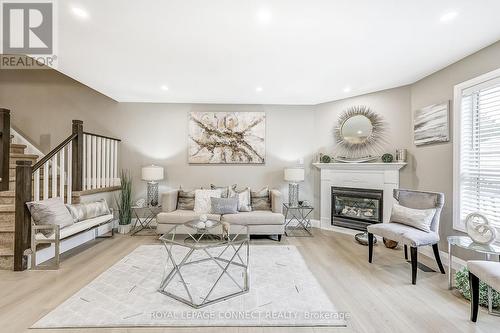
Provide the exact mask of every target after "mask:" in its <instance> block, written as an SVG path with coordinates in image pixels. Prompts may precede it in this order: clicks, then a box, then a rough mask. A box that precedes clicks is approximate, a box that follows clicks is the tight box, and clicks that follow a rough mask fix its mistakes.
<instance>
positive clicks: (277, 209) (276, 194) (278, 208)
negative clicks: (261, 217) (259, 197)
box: [271, 190, 283, 213]
mask: <svg viewBox="0 0 500 333" xmlns="http://www.w3.org/2000/svg"><path fill="white" fill-rule="evenodd" d="M282 208H283V196H282V195H281V192H280V191H278V190H271V210H272V211H273V213H281V212H282Z"/></svg>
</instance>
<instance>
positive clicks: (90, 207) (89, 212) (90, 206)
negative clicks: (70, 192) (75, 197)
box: [66, 199, 111, 222]
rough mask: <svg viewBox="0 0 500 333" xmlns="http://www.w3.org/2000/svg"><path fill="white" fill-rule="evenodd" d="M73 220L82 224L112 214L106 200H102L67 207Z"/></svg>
mask: <svg viewBox="0 0 500 333" xmlns="http://www.w3.org/2000/svg"><path fill="white" fill-rule="evenodd" d="M66 207H67V208H68V210H69V212H70V213H71V216H72V217H73V220H74V221H75V222H80V221H84V220H88V219H92V218H94V217H98V216H103V215H108V214H111V211H110V210H109V207H108V203H107V202H106V200H104V199H101V200H99V201H94V202H84V203H79V204H73V205H66Z"/></svg>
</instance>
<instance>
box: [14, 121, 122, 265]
mask: <svg viewBox="0 0 500 333" xmlns="http://www.w3.org/2000/svg"><path fill="white" fill-rule="evenodd" d="M119 141H120V140H119V139H115V138H110V137H106V136H103V135H98V134H92V133H87V132H84V131H83V122H82V121H81V120H73V124H72V133H71V135H70V136H68V137H67V138H66V139H65V140H64V141H63V142H61V144H59V145H58V146H57V147H56V148H54V149H53V150H52V151H51V152H49V153H48V154H47V155H45V156H44V157H43V158H42V159H41V160H40V161H38V162H37V163H35V164H34V165H33V166H31V162H29V161H18V162H17V164H16V227H15V242H14V270H24V269H26V267H27V259H26V255H25V253H24V252H25V251H26V250H27V249H29V248H30V246H31V216H30V213H29V210H28V208H27V206H26V203H27V202H29V201H32V200H35V201H38V200H42V199H43V200H45V199H49V198H55V197H61V198H63V200H64V199H65V200H64V201H65V202H66V203H71V202H72V194H73V192H75V191H82V190H90V189H98V188H105V187H112V186H116V185H118V183H119V180H118V179H117V169H118V165H117V164H118V142H119ZM89 179H90V180H89Z"/></svg>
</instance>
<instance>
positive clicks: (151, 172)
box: [142, 165, 163, 207]
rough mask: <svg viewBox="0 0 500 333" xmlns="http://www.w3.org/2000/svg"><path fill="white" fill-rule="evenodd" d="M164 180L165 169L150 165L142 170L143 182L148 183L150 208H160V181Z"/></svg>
mask: <svg viewBox="0 0 500 333" xmlns="http://www.w3.org/2000/svg"><path fill="white" fill-rule="evenodd" d="M162 179H163V168H162V167H161V166H157V165H148V166H145V167H143V168H142V180H145V181H147V182H148V201H147V202H148V206H153V207H156V206H158V181H159V180H162Z"/></svg>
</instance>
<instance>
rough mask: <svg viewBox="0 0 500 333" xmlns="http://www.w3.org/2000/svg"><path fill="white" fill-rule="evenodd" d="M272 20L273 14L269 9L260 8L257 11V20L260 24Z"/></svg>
mask: <svg viewBox="0 0 500 333" xmlns="http://www.w3.org/2000/svg"><path fill="white" fill-rule="evenodd" d="M272 18H273V13H272V12H271V10H270V9H269V8H261V9H259V10H258V11H257V20H258V21H259V22H260V23H263V24H267V23H269V22H271V20H272Z"/></svg>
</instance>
